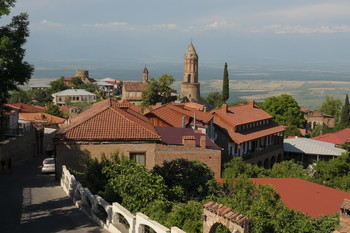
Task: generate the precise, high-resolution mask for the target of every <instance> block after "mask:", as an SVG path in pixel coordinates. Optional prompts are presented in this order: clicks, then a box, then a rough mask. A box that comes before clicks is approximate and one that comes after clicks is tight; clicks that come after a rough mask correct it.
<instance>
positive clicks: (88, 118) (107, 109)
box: [56, 99, 160, 141]
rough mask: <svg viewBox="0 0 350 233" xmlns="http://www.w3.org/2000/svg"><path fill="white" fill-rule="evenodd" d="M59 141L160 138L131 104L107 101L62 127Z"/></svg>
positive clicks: (94, 106) (148, 139) (57, 137)
mask: <svg viewBox="0 0 350 233" xmlns="http://www.w3.org/2000/svg"><path fill="white" fill-rule="evenodd" d="M56 139H58V140H112V141H125V140H128V141H130V140H146V141H158V140H160V137H159V135H158V133H157V131H156V130H155V128H154V127H153V126H152V124H151V123H150V121H149V120H148V119H147V118H146V117H145V116H143V115H141V114H139V113H138V112H136V111H134V110H132V109H131V108H130V107H129V106H128V104H124V103H118V102H116V101H115V100H113V99H106V100H103V101H101V102H98V103H96V104H94V105H92V106H91V107H90V108H88V109H87V110H85V111H84V112H82V113H81V114H79V115H77V116H76V117H74V118H72V119H71V124H70V125H67V126H66V127H64V128H62V129H61V130H60V131H59V133H58V135H57V136H56Z"/></svg>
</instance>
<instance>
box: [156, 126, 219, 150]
mask: <svg viewBox="0 0 350 233" xmlns="http://www.w3.org/2000/svg"><path fill="white" fill-rule="evenodd" d="M155 128H156V130H157V132H158V134H159V135H160V137H161V138H162V142H163V143H165V144H169V145H182V137H183V136H186V137H194V138H195V140H196V146H197V147H199V146H200V137H201V136H206V135H205V134H202V133H196V132H195V131H194V130H193V129H192V128H176V127H162V126H155ZM206 145H207V146H206V148H207V149H214V150H221V148H220V147H219V146H217V145H216V144H215V143H214V142H213V141H212V140H210V138H209V137H208V136H206Z"/></svg>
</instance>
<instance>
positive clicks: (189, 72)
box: [180, 42, 200, 101]
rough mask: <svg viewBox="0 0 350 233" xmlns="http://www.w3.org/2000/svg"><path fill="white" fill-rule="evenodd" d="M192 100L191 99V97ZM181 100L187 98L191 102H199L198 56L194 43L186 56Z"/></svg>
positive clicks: (189, 47)
mask: <svg viewBox="0 0 350 233" xmlns="http://www.w3.org/2000/svg"><path fill="white" fill-rule="evenodd" d="M190 95H191V96H192V98H189V96H190ZM180 97H181V98H183V97H187V99H189V100H190V101H199V99H200V83H199V82H198V54H197V52H196V49H195V48H194V46H193V44H192V42H191V43H190V45H189V46H188V49H187V50H186V53H185V56H184V77H183V83H182V84H181V95H180Z"/></svg>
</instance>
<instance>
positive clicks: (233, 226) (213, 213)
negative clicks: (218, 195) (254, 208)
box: [202, 201, 251, 233]
mask: <svg viewBox="0 0 350 233" xmlns="http://www.w3.org/2000/svg"><path fill="white" fill-rule="evenodd" d="M202 218H203V233H215V232H216V229H217V228H218V227H219V226H220V225H222V226H224V227H226V228H227V229H228V231H229V232H232V233H250V232H251V220H250V219H249V218H248V217H246V216H244V215H242V214H240V213H238V212H235V211H234V210H233V209H231V208H230V207H228V206H224V205H223V204H219V203H216V202H212V201H210V202H208V203H206V204H204V205H203V214H202Z"/></svg>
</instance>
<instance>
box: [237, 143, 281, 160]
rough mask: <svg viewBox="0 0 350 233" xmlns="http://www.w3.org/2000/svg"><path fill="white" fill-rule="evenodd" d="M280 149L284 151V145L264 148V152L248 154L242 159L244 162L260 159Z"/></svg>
mask: <svg viewBox="0 0 350 233" xmlns="http://www.w3.org/2000/svg"><path fill="white" fill-rule="evenodd" d="M279 149H283V143H281V144H277V145H270V146H267V147H265V148H263V149H262V150H259V151H255V152H253V153H249V152H248V154H245V155H243V157H242V158H243V160H249V159H253V158H257V157H260V156H262V155H264V154H268V153H270V152H273V151H276V150H279Z"/></svg>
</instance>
